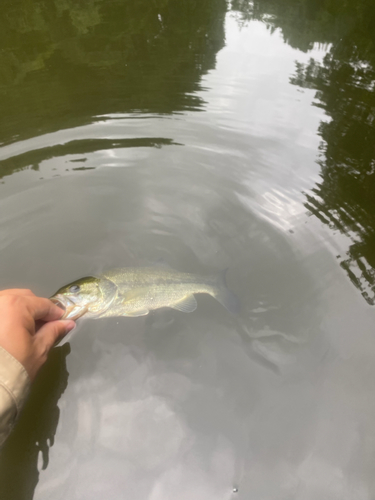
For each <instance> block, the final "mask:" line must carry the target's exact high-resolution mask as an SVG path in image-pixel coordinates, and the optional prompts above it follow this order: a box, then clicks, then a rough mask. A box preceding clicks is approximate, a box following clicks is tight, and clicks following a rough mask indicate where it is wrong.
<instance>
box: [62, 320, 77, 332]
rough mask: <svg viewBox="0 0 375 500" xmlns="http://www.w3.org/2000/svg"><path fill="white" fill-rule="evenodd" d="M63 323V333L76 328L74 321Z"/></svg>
mask: <svg viewBox="0 0 375 500" xmlns="http://www.w3.org/2000/svg"><path fill="white" fill-rule="evenodd" d="M64 323H65V333H69V332H71V331H72V330H73V329H74V328H75V327H76V324H75V323H74V321H64Z"/></svg>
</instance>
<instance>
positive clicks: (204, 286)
mask: <svg viewBox="0 0 375 500" xmlns="http://www.w3.org/2000/svg"><path fill="white" fill-rule="evenodd" d="M199 293H206V294H209V295H211V296H212V297H214V298H215V299H216V300H218V301H219V302H220V303H221V304H222V305H223V306H224V307H226V308H227V309H228V310H229V311H230V312H232V313H235V312H237V311H238V309H239V303H238V299H237V297H236V296H235V295H234V294H233V292H231V291H230V290H229V289H228V288H227V286H226V284H225V272H224V273H223V274H222V275H221V276H219V277H217V276H198V275H195V274H190V273H182V272H178V271H174V270H172V269H167V268H164V267H160V268H159V267H139V268H135V267H124V268H117V269H112V270H109V271H107V272H104V273H102V274H100V275H98V276H88V277H86V278H81V279H79V280H77V281H74V282H73V283H70V284H69V285H66V286H64V287H62V288H60V289H59V290H58V291H57V292H56V293H55V294H54V295H53V296H52V297H51V300H52V301H53V302H55V303H57V304H58V305H60V306H61V307H63V308H64V309H65V314H64V318H65V319H78V318H79V317H81V316H85V317H87V318H90V317H91V318H106V317H117V316H129V317H135V316H146V315H147V314H149V312H150V311H153V310H155V309H160V308H163V307H170V308H172V309H176V310H178V311H183V312H192V311H194V310H195V309H196V308H197V301H196V299H195V297H194V295H195V294H199Z"/></svg>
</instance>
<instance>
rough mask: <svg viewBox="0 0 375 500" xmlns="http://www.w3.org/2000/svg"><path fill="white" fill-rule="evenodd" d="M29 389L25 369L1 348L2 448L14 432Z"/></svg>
mask: <svg viewBox="0 0 375 500" xmlns="http://www.w3.org/2000/svg"><path fill="white" fill-rule="evenodd" d="M29 389H30V378H29V376H28V374H27V372H26V370H25V368H24V367H23V366H22V365H21V363H20V362H19V361H17V360H16V359H15V358H14V357H13V356H11V355H10V354H9V352H8V351H6V350H5V349H4V348H2V347H1V346H0V446H1V445H2V444H3V443H4V441H5V439H6V438H7V437H8V435H9V433H10V431H11V430H12V428H13V425H14V423H15V421H16V419H17V417H18V415H19V413H20V411H21V409H22V407H23V405H24V402H25V400H26V398H27V396H28V393H29Z"/></svg>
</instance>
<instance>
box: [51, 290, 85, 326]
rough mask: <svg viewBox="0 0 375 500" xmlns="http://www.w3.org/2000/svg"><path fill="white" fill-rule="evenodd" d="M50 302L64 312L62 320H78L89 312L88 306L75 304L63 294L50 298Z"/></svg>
mask: <svg viewBox="0 0 375 500" xmlns="http://www.w3.org/2000/svg"><path fill="white" fill-rule="evenodd" d="M50 301H51V302H53V303H54V304H55V305H57V306H58V307H60V309H62V310H63V311H64V314H63V315H62V317H61V319H72V320H76V319H78V318H80V317H81V316H83V315H84V314H85V313H86V312H87V306H80V305H78V304H75V303H74V301H73V300H71V299H69V298H68V297H65V296H64V295H61V294H58V295H54V296H53V297H51V298H50Z"/></svg>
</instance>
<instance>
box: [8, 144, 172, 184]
mask: <svg viewBox="0 0 375 500" xmlns="http://www.w3.org/2000/svg"><path fill="white" fill-rule="evenodd" d="M171 144H173V145H178V144H177V143H176V142H174V141H172V140H171V139H163V138H162V137H145V138H142V137H140V138H136V139H116V140H111V139H83V140H80V141H70V142H67V143H66V144H58V145H54V146H49V147H46V148H42V149H36V150H34V151H28V152H27V153H22V154H19V155H17V156H12V157H10V158H8V159H7V160H3V161H0V179H1V178H2V177H4V176H6V175H11V174H12V173H14V172H19V171H20V170H24V169H25V168H32V169H34V170H38V169H39V164H40V163H41V162H42V161H44V160H48V159H50V158H56V157H59V156H65V155H68V154H69V155H74V154H82V155H83V154H88V153H93V152H95V151H99V150H104V149H119V148H142V147H156V148H161V147H162V146H166V145H171ZM71 161H75V162H77V161H85V159H82V160H71ZM93 168H95V167H77V168H73V169H72V170H89V169H93Z"/></svg>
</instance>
